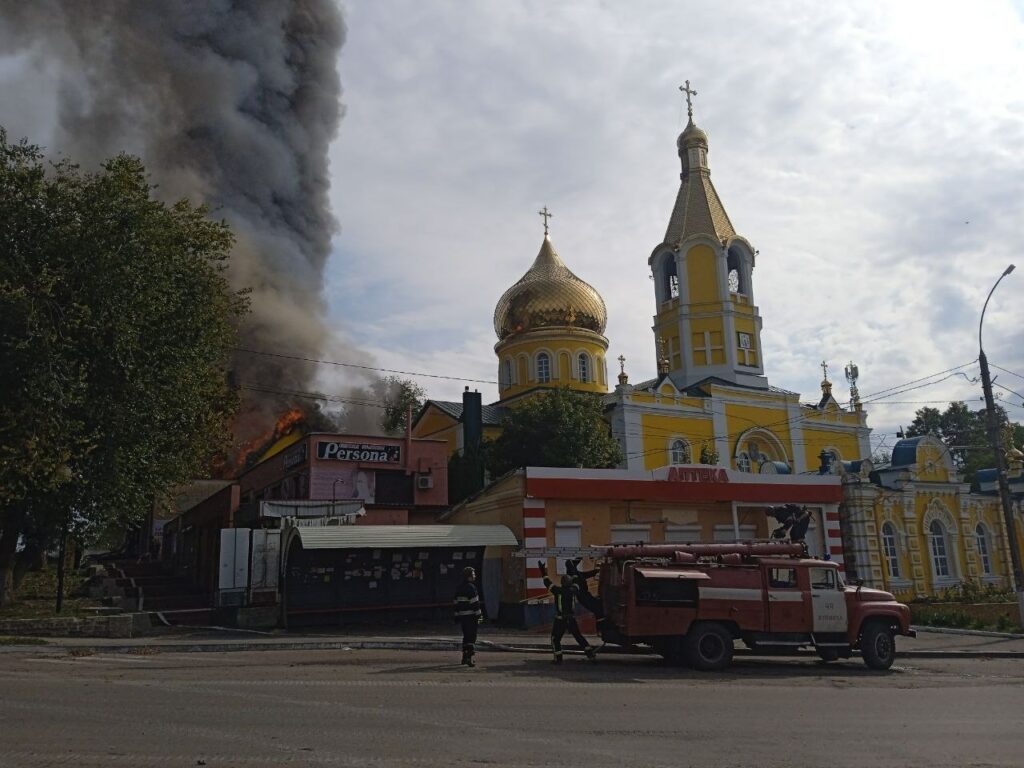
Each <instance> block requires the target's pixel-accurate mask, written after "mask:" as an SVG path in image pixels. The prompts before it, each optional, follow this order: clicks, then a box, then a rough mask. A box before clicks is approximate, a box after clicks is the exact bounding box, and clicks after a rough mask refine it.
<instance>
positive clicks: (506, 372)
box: [501, 357, 512, 387]
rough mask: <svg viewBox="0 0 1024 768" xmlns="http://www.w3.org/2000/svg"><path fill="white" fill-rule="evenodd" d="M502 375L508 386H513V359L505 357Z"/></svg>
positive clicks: (504, 382)
mask: <svg viewBox="0 0 1024 768" xmlns="http://www.w3.org/2000/svg"><path fill="white" fill-rule="evenodd" d="M501 372H502V373H501V375H502V378H503V379H504V381H503V382H502V383H503V384H504V385H505V386H506V387H511V386H512V360H511V359H509V358H507V357H506V358H505V362H504V363H503V364H502V366H501Z"/></svg>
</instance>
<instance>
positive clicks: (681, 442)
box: [668, 436, 693, 465]
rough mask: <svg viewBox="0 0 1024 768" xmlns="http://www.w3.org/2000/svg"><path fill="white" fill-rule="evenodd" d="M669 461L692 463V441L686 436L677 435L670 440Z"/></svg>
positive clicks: (670, 462)
mask: <svg viewBox="0 0 1024 768" xmlns="http://www.w3.org/2000/svg"><path fill="white" fill-rule="evenodd" d="M668 463H669V464H670V465H673V464H691V463H693V454H692V453H691V451H690V443H689V441H688V440H687V439H686V438H685V437H680V436H675V437H670V438H669V440H668Z"/></svg>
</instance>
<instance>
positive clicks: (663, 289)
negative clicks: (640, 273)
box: [653, 251, 679, 304]
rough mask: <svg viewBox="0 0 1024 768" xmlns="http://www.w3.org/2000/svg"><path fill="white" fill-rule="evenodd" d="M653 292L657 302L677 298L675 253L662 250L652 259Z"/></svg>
mask: <svg viewBox="0 0 1024 768" xmlns="http://www.w3.org/2000/svg"><path fill="white" fill-rule="evenodd" d="M653 272H654V283H655V294H656V296H657V299H658V303H659V304H663V303H664V302H666V301H671V300H672V299H677V298H679V271H678V267H677V266H676V255H675V253H674V252H672V251H663V252H662V253H660V254H658V256H657V257H655V259H654V270H653Z"/></svg>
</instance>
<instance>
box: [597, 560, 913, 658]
mask: <svg viewBox="0 0 1024 768" xmlns="http://www.w3.org/2000/svg"><path fill="white" fill-rule="evenodd" d="M600 595H601V602H602V605H603V607H604V612H605V621H603V622H601V635H602V639H603V640H604V641H605V642H607V643H614V644H617V645H624V646H636V645H648V646H650V647H652V648H654V650H655V651H657V652H658V653H659V654H661V655H662V656H664V657H665V658H666V659H668V660H669V661H670V662H673V663H688V664H690V665H691V666H693V667H694V668H696V669H702V670H720V669H725V668H726V667H728V666H729V664H730V663H731V662H732V657H733V641H734V640H736V639H739V640H742V641H743V642H744V644H746V646H747V647H749V648H751V649H754V650H764V651H769V652H786V651H794V650H797V649H800V648H813V649H814V650H816V651H817V653H818V655H819V656H820V657H821V658H822V659H824V660H825V661H834V660H836V659H838V658H840V657H842V658H849V657H850V656H851V655H852V654H853V653H854V651H860V654H861V656H862V657H863V659H864V663H865V664H867V666H868V667H870V668H871V669H888V668H889V667H891V666H892V663H893V660H894V659H895V657H896V643H895V636H896V635H897V634H899V635H905V636H908V637H914V636H915V633H914V631H913V630H912V629H910V609H909V608H908V607H907V606H906V605H903V604H901V603H898V602H896V598H895V597H893V596H892V595H891V594H889V593H888V592H882V591H880V590H877V589H864V588H862V587H859V586H849V585H847V584H845V583H844V581H843V578H842V574H841V573H840V572H839V569H838V567H837V566H836V564H835V563H831V562H828V561H826V560H816V559H811V558H808V557H806V554H805V549H804V546H803V545H802V544H799V543H797V544H789V543H751V544H668V545H664V544H663V545H636V546H616V547H608V548H607V550H606V552H605V560H604V562H603V563H602V565H601V568H600Z"/></svg>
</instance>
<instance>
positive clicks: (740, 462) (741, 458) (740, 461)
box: [736, 451, 750, 472]
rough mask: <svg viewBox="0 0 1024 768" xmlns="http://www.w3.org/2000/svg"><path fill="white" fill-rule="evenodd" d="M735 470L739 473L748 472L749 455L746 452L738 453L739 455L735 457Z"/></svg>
mask: <svg viewBox="0 0 1024 768" xmlns="http://www.w3.org/2000/svg"><path fill="white" fill-rule="evenodd" d="M736 469H738V470H739V471H740V472H749V471H750V454H749V453H747V452H746V451H740V452H739V455H737V456H736Z"/></svg>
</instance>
